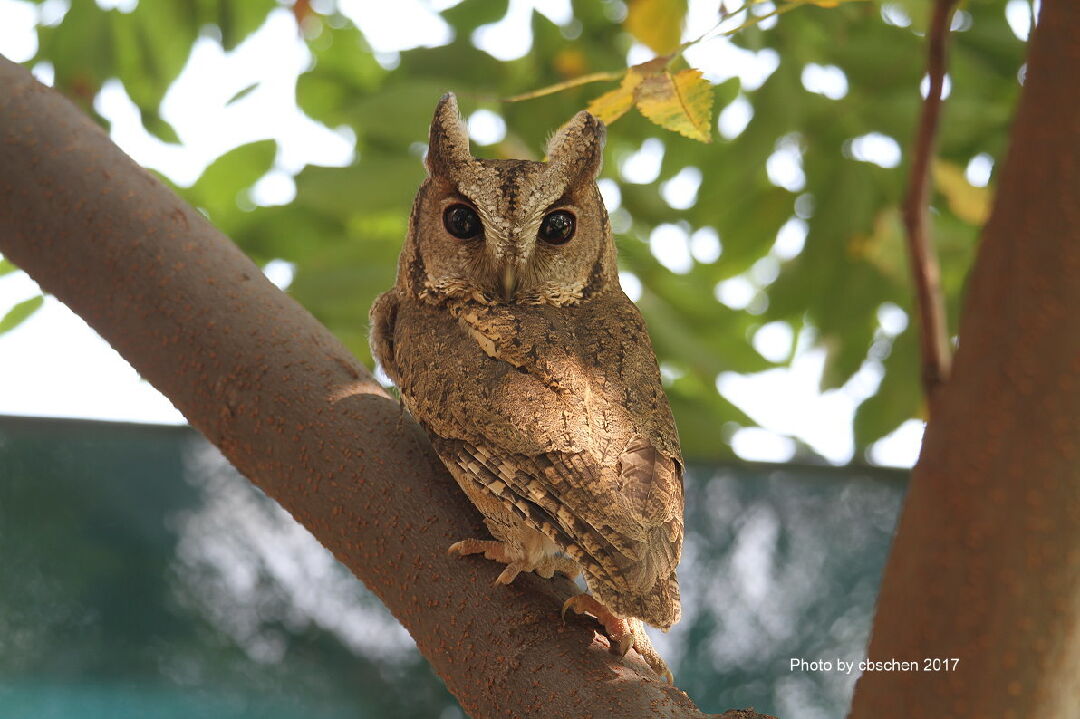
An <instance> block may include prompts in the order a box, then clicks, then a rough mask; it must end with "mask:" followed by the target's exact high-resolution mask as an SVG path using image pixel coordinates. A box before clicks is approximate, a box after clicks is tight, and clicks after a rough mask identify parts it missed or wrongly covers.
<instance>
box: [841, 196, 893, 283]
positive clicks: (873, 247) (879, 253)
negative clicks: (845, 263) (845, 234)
mask: <svg viewBox="0 0 1080 719" xmlns="http://www.w3.org/2000/svg"><path fill="white" fill-rule="evenodd" d="M847 252H848V254H849V255H850V256H851V257H853V258H856V259H860V260H864V261H866V262H869V263H870V264H872V265H874V266H876V267H877V268H878V269H879V270H881V272H883V273H884V274H886V275H888V276H889V277H892V278H894V279H896V280H897V281H899V282H903V281H905V278H906V276H907V272H908V258H907V246H906V244H905V242H904V227H903V224H902V222H901V220H900V208H899V207H896V206H891V207H887V208H885V209H883V210H881V211H880V212H878V213H877V215H875V216H874V230H873V233H872V234H870V235H864V234H856V235H853V236H852V237H850V238H848V242H847Z"/></svg>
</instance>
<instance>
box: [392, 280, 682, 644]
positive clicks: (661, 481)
mask: <svg viewBox="0 0 1080 719" xmlns="http://www.w3.org/2000/svg"><path fill="white" fill-rule="evenodd" d="M611 294H614V293H611ZM620 297H621V301H619V298H620ZM398 317H399V320H398V322H397V325H396V329H395V332H394V345H393V351H394V363H395V364H396V367H397V371H398V373H399V376H400V382H399V385H398V386H399V387H400V388H401V390H402V396H403V397H404V398H405V401H406V404H407V406H408V407H409V410H410V411H411V412H412V413H413V415H414V416H415V417H416V418H417V419H418V420H420V422H422V423H423V424H424V426H425V427H426V428H427V430H428V432H429V434H431V436H432V441H433V443H434V444H435V447H436V449H437V450H438V451H439V454H440V456H441V458H442V459H443V462H444V463H445V464H447V466H448V467H450V468H451V471H453V472H454V474H455V477H456V478H457V479H458V481H459V482H476V483H478V484H479V485H481V486H483V487H484V488H485V491H487V492H491V493H492V494H493V496H498V497H499V499H500V501H501V502H502V504H503V506H505V507H507V508H512V509H513V511H514V512H516V513H518V514H519V515H520V516H521V517H522V518H523V519H524V520H525V521H526V522H527V523H528V524H529V525H530V526H533V527H534V528H536V529H538V530H539V531H541V532H543V533H544V534H546V535H547V536H549V537H551V538H552V540H553V541H555V542H556V543H557V544H558V545H559V546H560V547H562V548H563V549H564V550H565V551H566V552H567V553H568V554H569V555H570V556H571V557H573V558H574V559H576V560H577V561H578V562H579V563H580V564H581V565H582V568H583V569H584V570H585V571H586V573H587V575H592V576H593V577H594V578H596V579H597V580H599V584H600V585H603V586H604V587H606V588H608V589H610V593H606V592H603V591H602V592H600V596H601V598H602V599H604V601H605V602H607V603H608V604H609V606H611V607H612V608H613V609H614V610H616V611H623V612H624V613H625V614H628V615H631V616H637V617H641V618H643V619H645V620H646V621H649V622H650V623H652V624H655V625H657V626H669V625H670V624H671V623H672V622H673V621H674V618H675V617H677V613H678V589H677V584H676V583H675V579H674V570H675V566H676V565H677V564H678V559H679V554H680V552H681V546H682V529H683V527H682V521H683V520H682V509H683V492H682V466H681V458H680V456H679V450H678V436H677V434H676V432H675V428H674V422H673V420H672V419H671V411H670V409H669V407H668V404H667V400H666V398H665V397H664V393H663V389H662V387H661V385H660V377H659V371H658V369H657V366H656V359H655V357H654V356H653V354H652V347H651V345H650V343H649V339H648V335H647V333H646V332H645V326H644V322H643V321H642V320H641V316H640V314H638V313H637V310H636V308H635V307H634V306H633V305H632V304H631V303H630V302H629V300H627V299H626V298H625V296H624V295H622V293H618V297H615V298H613V300H609V301H604V302H598V301H596V300H595V299H594V300H593V302H592V303H590V306H589V307H587V308H580V309H572V308H565V307H563V308H556V307H543V306H540V307H529V308H513V307H510V308H508V307H495V308H483V307H476V306H468V307H465V308H462V309H460V311H457V312H456V313H455V314H452V313H451V312H447V311H446V310H445V309H438V308H434V307H431V306H427V305H424V304H423V303H418V302H413V301H402V302H401V303H400V307H399V309H398ZM373 334H374V332H373ZM384 366H385V365H384ZM463 486H464V485H463ZM590 588H594V591H595V587H594V583H593V582H590ZM613 595H617V598H618V601H612V597H613ZM620 602H621V606H620ZM652 604H656V605H659V606H656V607H651V606H646V605H652ZM642 607H645V608H642Z"/></svg>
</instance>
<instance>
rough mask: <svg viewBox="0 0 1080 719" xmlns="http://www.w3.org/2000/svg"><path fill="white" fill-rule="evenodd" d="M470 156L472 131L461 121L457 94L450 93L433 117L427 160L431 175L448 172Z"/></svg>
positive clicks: (465, 162) (445, 96) (463, 162)
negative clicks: (455, 95)
mask: <svg viewBox="0 0 1080 719" xmlns="http://www.w3.org/2000/svg"><path fill="white" fill-rule="evenodd" d="M471 159H472V155H470V154H469V134H468V133H467V132H466V131H465V123H463V122H462V121H461V115H460V114H459V113H458V106H457V98H456V97H454V93H452V92H448V93H446V94H445V95H443V96H442V99H440V100H439V105H438V107H436V108H435V117H434V118H432V120H431V131H430V133H429V134H428V152H427V159H426V160H425V164H426V165H427V169H428V174H430V175H445V174H447V172H449V171H450V170H451V169H452V168H454V167H460V166H462V165H465V164H467V163H468V162H469V161H470V160H471Z"/></svg>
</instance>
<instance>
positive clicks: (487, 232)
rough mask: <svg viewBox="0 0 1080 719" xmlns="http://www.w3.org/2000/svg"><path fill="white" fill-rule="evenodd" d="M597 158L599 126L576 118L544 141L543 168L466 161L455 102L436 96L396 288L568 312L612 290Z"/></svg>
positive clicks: (583, 115) (614, 279)
mask: <svg viewBox="0 0 1080 719" xmlns="http://www.w3.org/2000/svg"><path fill="white" fill-rule="evenodd" d="M603 149H604V125H603V123H602V122H600V121H599V120H597V119H596V118H595V117H593V116H592V115H590V114H589V113H587V112H579V113H578V114H577V115H576V116H575V117H574V118H573V119H572V120H571V121H570V122H568V123H567V124H566V125H565V126H564V127H563V128H562V129H561V130H559V132H557V133H556V134H555V136H554V137H553V138H552V139H551V142H550V143H549V144H548V148H547V156H548V157H547V161H546V162H533V161H529V160H485V159H478V158H475V157H473V156H472V154H471V153H470V152H469V137H468V134H467V133H466V131H465V127H464V125H463V123H462V121H461V117H460V115H459V114H458V108H457V100H456V99H455V98H454V96H453V94H449V93H448V94H446V95H444V96H443V98H442V99H441V100H440V101H439V106H438V107H437V108H436V110H435V118H434V120H433V121H432V123H431V133H430V137H429V140H428V154H427V160H426V165H427V170H428V176H427V179H425V180H424V183H423V185H421V187H420V191H419V193H418V194H417V197H416V201H415V203H414V205H413V211H412V217H411V224H410V229H409V238H408V241H407V242H406V245H405V248H404V249H403V250H402V256H401V263H400V268H399V283H400V284H402V285H403V286H404V287H405V288H406V289H407V290H409V291H410V292H411V293H413V294H415V295H418V296H424V297H428V298H430V299H435V300H442V299H450V298H461V299H471V300H475V301H479V302H484V303H488V304H496V303H498V304H503V303H506V304H513V303H531V304H536V303H546V304H555V305H567V304H575V303H577V302H580V301H582V300H585V299H588V298H589V297H591V296H593V295H594V294H596V293H598V292H600V291H601V290H603V289H607V288H611V287H616V288H617V287H618V274H617V272H616V269H615V246H614V243H613V241H612V237H611V227H610V225H609V223H608V217H607V212H606V211H605V210H604V203H603V200H602V199H601V197H600V192H599V190H598V189H597V187H596V175H597V173H598V172H599V171H600V165H601V161H602V159H603Z"/></svg>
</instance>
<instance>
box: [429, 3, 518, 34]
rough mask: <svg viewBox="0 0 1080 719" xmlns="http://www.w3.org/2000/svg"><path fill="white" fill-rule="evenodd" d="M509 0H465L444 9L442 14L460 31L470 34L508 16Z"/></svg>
mask: <svg viewBox="0 0 1080 719" xmlns="http://www.w3.org/2000/svg"><path fill="white" fill-rule="evenodd" d="M509 9H510V3H509V1H508V0H465V1H464V2H461V3H458V4H457V5H455V6H454V7H452V8H448V9H446V10H443V12H442V16H443V19H444V20H446V22H448V23H450V26H451V27H453V28H454V29H455V30H457V32H458V33H460V34H463V35H466V36H467V35H469V34H470V33H472V31H473V30H475V29H476V28H478V27H480V26H481V25H490V24H492V23H496V22H498V21H499V20H502V19H503V18H504V17H506V12H507V10H509Z"/></svg>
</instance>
